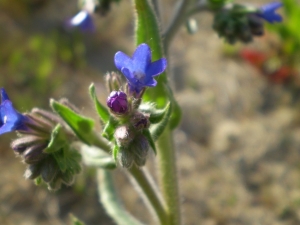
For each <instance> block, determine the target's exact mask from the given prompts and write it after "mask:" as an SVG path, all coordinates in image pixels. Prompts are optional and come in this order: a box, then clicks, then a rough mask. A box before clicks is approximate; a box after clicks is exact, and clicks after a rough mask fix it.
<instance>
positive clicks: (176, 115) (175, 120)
mask: <svg viewBox="0 0 300 225" xmlns="http://www.w3.org/2000/svg"><path fill="white" fill-rule="evenodd" d="M181 116H182V112H181V108H180V106H179V104H178V102H177V101H176V100H173V102H172V114H171V117H170V121H169V127H170V129H171V130H174V129H175V128H176V127H178V125H179V123H180V121H181Z"/></svg>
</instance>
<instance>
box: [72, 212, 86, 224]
mask: <svg viewBox="0 0 300 225" xmlns="http://www.w3.org/2000/svg"><path fill="white" fill-rule="evenodd" d="M70 219H71V223H72V225H85V223H84V222H82V221H80V220H79V219H78V218H77V217H76V216H74V215H73V214H72V213H71V214H70Z"/></svg>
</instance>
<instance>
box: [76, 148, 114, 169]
mask: <svg viewBox="0 0 300 225" xmlns="http://www.w3.org/2000/svg"><path fill="white" fill-rule="evenodd" d="M81 154H82V158H83V162H84V163H85V164H86V165H88V166H95V167H98V168H102V169H115V168H116V163H115V160H114V159H113V158H112V156H111V155H109V154H108V153H106V152H105V151H103V150H101V149H99V148H96V147H93V146H88V145H82V146H81Z"/></svg>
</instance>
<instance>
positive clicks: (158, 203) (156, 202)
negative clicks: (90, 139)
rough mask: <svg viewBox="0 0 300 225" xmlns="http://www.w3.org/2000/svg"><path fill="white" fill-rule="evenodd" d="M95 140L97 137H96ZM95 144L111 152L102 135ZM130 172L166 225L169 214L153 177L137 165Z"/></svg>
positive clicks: (161, 221)
mask: <svg viewBox="0 0 300 225" xmlns="http://www.w3.org/2000/svg"><path fill="white" fill-rule="evenodd" d="M94 140H95V139H94ZM93 144H94V145H95V146H97V147H99V148H101V149H103V150H104V151H106V152H107V153H110V151H111V146H110V145H109V143H108V142H107V141H106V140H104V139H103V138H102V137H98V140H97V141H95V142H94V143H93ZM128 173H129V174H130V175H131V176H130V177H132V179H133V180H134V181H135V183H136V184H137V186H138V187H139V189H140V190H141V192H142V193H143V194H144V197H145V199H146V200H147V203H150V204H149V205H150V206H151V210H152V211H153V212H155V214H156V216H157V218H158V219H159V221H160V224H162V225H165V224H168V223H166V221H167V214H166V210H165V207H164V203H163V200H162V198H161V197H160V194H159V191H158V189H157V187H156V186H155V182H154V181H153V178H152V177H150V176H149V175H148V173H147V172H146V170H145V169H139V168H137V167H136V166H135V165H134V166H132V167H131V168H130V169H129V170H128Z"/></svg>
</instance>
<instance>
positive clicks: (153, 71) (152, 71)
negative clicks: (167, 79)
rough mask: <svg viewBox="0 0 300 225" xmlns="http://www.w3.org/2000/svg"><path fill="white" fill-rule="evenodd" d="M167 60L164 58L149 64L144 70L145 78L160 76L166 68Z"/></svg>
mask: <svg viewBox="0 0 300 225" xmlns="http://www.w3.org/2000/svg"><path fill="white" fill-rule="evenodd" d="M167 65H168V63H167V60H166V59H165V58H161V59H159V60H157V61H155V62H153V63H151V64H150V65H149V66H148V67H147V70H146V76H147V77H149V76H151V77H153V76H157V75H159V74H161V73H162V72H164V70H165V69H166V68H167Z"/></svg>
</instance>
